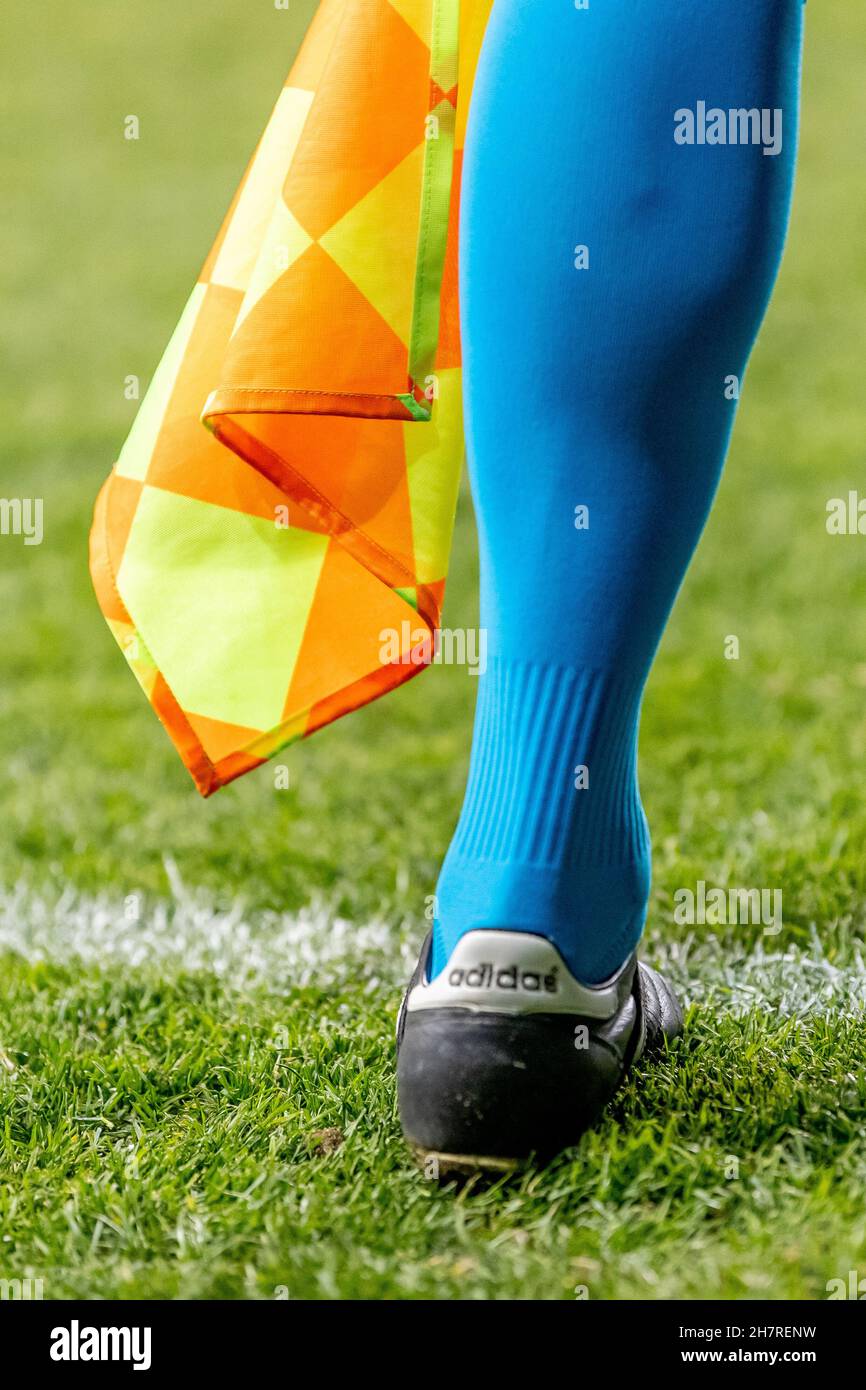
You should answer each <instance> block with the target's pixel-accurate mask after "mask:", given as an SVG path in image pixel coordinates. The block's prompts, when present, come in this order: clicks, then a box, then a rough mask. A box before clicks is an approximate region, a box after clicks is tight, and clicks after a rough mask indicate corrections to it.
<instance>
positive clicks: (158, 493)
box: [91, 0, 492, 795]
mask: <svg viewBox="0 0 866 1390" xmlns="http://www.w3.org/2000/svg"><path fill="white" fill-rule="evenodd" d="M491 4H492V0H322V3H321V4H320V6H319V10H318V12H317V14H316V16H315V18H314V20H313V22H312V25H311V27H310V29H309V32H308V34H307V37H306V39H305V41H304V44H303V47H302V49H301V51H300V53H299V55H298V58H297V61H296V62H295V65H294V67H293V68H292V71H291V73H290V75H289V78H288V81H287V83H286V85H285V87H284V88H283V90H282V92H281V93H280V96H279V99H278V101H277V104H276V107H275V109H274V112H273V115H272V116H271V119H270V121H269V123H268V125H267V127H266V129H265V132H264V135H263V136H262V139H261V142H260V143H259V146H258V148H257V150H256V152H255V154H254V156H253V159H252V161H251V163H250V165H249V167H248V169H247V171H246V174H245V175H244V178H243V180H242V182H241V185H240V187H239V189H238V191H237V194H236V195H235V198H234V201H233V203H232V206H231V208H230V209H229V212H228V215H227V217H226V219H225V222H224V223H223V226H222V229H221V231H220V233H219V236H218V237H217V240H216V243H215V245H214V247H213V250H212V251H211V253H210V255H209V257H208V259H207V261H206V263H205V266H204V268H203V270H202V272H201V275H200V277H199V280H198V283H197V284H196V286H195V288H194V290H193V292H192V295H191V297H190V299H189V302H188V303H187V305H186V308H185V309H184V312H183V314H182V316H181V319H180V322H179V324H178V326H177V329H176V330H175V333H174V336H173V337H172V339H171V342H170V343H169V346H168V348H167V349H166V352H165V355H164V356H163V359H162V361H161V362H160V364H159V367H158V368H157V370H156V372H155V374H154V377H153V380H152V382H151V384H150V388H149V390H148V392H147V395H146V397H145V399H144V401H143V402H142V405H141V408H140V410H139V413H138V415H137V417H136V420H135V423H134V425H133V428H132V431H131V433H130V435H129V438H128V439H127V441H126V443H125V445H124V447H123V449H122V451H121V454H120V457H119V459H118V461H117V463H116V465H115V467H114V470H113V472H112V473H111V475H110V477H109V478H108V480H107V481H106V483H105V485H104V487H103V488H102V491H101V493H100V495H99V498H98V501H97V504H96V511H95V516H94V524H93V531H92V534H91V570H92V574H93V580H94V585H95V588H96V593H97V597H98V599H99V603H100V606H101V608H102V611H103V613H104V614H105V617H106V619H107V621H108V623H109V625H110V627H111V629H112V631H113V632H114V635H115V637H116V638H117V641H118V642H119V644H120V646H121V648H122V650H123V652H124V653H125V655H126V658H127V660H128V662H129V664H130V666H131V667H132V669H133V671H134V673H135V675H136V677H137V678H138V680H139V682H140V683H141V685H142V687H143V688H144V690H145V693H146V694H147V696H148V699H149V700H150V702H151V704H152V705H153V707H154V709H155V710H156V712H157V714H158V715H159V717H160V719H161V720H162V722H163V724H164V725H165V726H166V728H167V730H168V732H169V734H170V736H171V738H172V739H173V741H174V743H175V745H176V747H177V749H178V751H179V752H180V754H181V757H182V758H183V761H184V762H185V764H186V766H187V767H188V769H189V771H190V772H191V773H192V776H193V778H194V780H195V783H196V786H197V787H198V788H199V790H200V791H201V792H202V793H203V794H204V795H209V794H210V793H211V792H213V791H215V790H216V789H217V788H219V787H221V786H224V785H225V784H226V783H227V782H229V781H231V780H232V779H233V778H235V777H238V776H240V775H241V774H242V773H244V772H247V771H249V769H250V768H253V767H256V766H258V765H259V764H260V763H262V762H263V761H264V760H266V759H267V758H269V757H270V756H271V755H272V754H273V753H275V752H276V751H277V750H278V749H279V748H281V747H283V746H284V745H285V744H287V743H289V742H291V741H292V740H294V739H296V738H302V737H304V736H306V735H307V734H310V733H312V732H313V731H314V730H315V729H317V728H320V727H321V726H322V725H324V724H327V723H329V722H330V721H331V720H334V719H337V718H339V717H340V716H341V715H343V714H346V713H348V712H349V711H350V710H353V709H356V708H358V706H360V705H362V704H364V703H366V702H367V701H368V700H372V699H374V698H375V697H376V696H378V695H381V694H383V693H384V692H385V691H387V690H391V689H392V688H394V687H395V686H397V685H399V684H400V683H401V682H402V681H404V680H406V679H408V677H410V676H411V675H413V674H415V672H416V671H417V670H419V669H420V667H419V665H418V663H417V654H418V650H419V648H420V649H422V650H426V651H427V652H429V651H430V650H431V642H430V638H431V634H432V633H433V632H435V630H436V629H437V628H438V626H439V623H440V614H441V606H442V600H443V594H444V588H445V576H446V571H447V567H448V556H449V550H450V544H451V533H452V528H453V519H454V510H455V504H456V495H457V487H458V481H459V473H460V466H461V461H462V454H463V431H462V400H461V381H460V342H459V331H458V304H457V250H458V248H457V225H458V204H459V189H460V173H461V160H462V149H463V132H464V129H465V112H466V107H467V105H468V98H469V93H470V90H471V86H472V78H473V75H474V70H475V64H476V61H477V56H478V51H479V48H480V44H481V39H482V37H483V32H484V28H485V25H486V22H487V17H488V14H489V11H490V8H491ZM458 91H459V93H460V100H459V101H458ZM407 618H408V619H411V621H410V622H407V621H406V620H407ZM384 634H394V635H395V636H396V637H397V639H398V640H397V649H395V648H394V643H393V641H392V642H391V643H390V644H389V645H388V653H387V659H386V658H383V635H384ZM413 654H414V655H413Z"/></svg>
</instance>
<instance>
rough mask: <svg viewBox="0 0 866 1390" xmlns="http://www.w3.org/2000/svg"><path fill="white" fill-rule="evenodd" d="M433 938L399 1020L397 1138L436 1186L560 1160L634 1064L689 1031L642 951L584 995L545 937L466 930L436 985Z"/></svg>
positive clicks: (667, 987) (585, 989) (587, 988)
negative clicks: (431, 974) (431, 973)
mask: <svg viewBox="0 0 866 1390" xmlns="http://www.w3.org/2000/svg"><path fill="white" fill-rule="evenodd" d="M431 942H432V938H431V937H430V936H428V937H427V940H426V941H425V943H424V946H423V948H422V951H421V956H420V958H419V961H418V964H417V966H416V968H415V973H414V975H413V976H412V979H411V980H410V982H409V987H408V989H407V990H406V994H405V996H404V998H403V1003H402V1006H401V1009H400V1016H399V1018H398V1021H397V1084H398V1093H399V1102H400V1118H401V1121H402V1125H403V1132H404V1134H405V1136H406V1139H407V1141H408V1143H409V1145H410V1147H411V1148H412V1149H413V1151H414V1152H415V1154H416V1156H417V1157H418V1158H419V1160H420V1161H422V1163H423V1164H424V1167H425V1171H427V1172H428V1173H429V1174H431V1175H432V1176H437V1177H448V1176H451V1175H459V1174H471V1173H474V1172H477V1171H479V1170H491V1171H493V1172H496V1171H500V1170H507V1169H510V1168H513V1167H514V1166H515V1165H516V1164H518V1163H519V1162H520V1161H521V1160H523V1159H526V1158H528V1157H529V1156H530V1155H534V1156H535V1157H536V1158H537V1159H539V1160H541V1161H544V1160H546V1159H549V1158H552V1157H553V1155H554V1154H556V1153H558V1152H559V1151H560V1150H561V1149H564V1148H568V1147H569V1146H570V1145H572V1144H575V1143H576V1142H577V1141H578V1139H579V1138H580V1136H581V1135H582V1134H583V1133H584V1131H585V1130H587V1129H588V1128H589V1127H590V1126H591V1125H592V1124H594V1123H595V1121H596V1120H597V1119H598V1117H599V1115H600V1114H601V1112H602V1110H603V1109H604V1107H605V1106H606V1105H607V1103H608V1101H609V1100H610V1099H611V1097H612V1096H613V1095H614V1093H615V1091H616V1090H617V1088H618V1087H619V1085H620V1083H621V1081H622V1080H623V1077H624V1076H625V1074H626V1072H627V1071H628V1070H629V1068H630V1067H631V1066H632V1065H633V1064H634V1063H635V1062H636V1061H637V1060H638V1058H640V1057H642V1056H644V1055H647V1054H650V1053H652V1052H653V1051H659V1050H662V1049H663V1048H664V1047H665V1045H666V1043H667V1042H668V1041H669V1040H670V1039H672V1038H675V1037H677V1036H678V1035H679V1034H680V1033H681V1032H682V1029H683V1016H682V1011H681V1009H680V1006H679V1003H678V1002H677V999H676V996H675V995H674V993H673V991H672V989H671V987H670V985H669V984H668V983H667V981H666V980H664V979H663V978H662V976H661V975H659V974H657V973H656V971H654V970H651V969H650V967H649V966H647V965H644V964H643V962H640V961H638V960H637V957H636V955H631V956H629V958H628V960H627V961H626V962H625V964H624V965H623V966H622V967H621V969H620V970H618V971H617V973H616V974H615V975H613V976H611V978H610V979H609V980H606V981H605V982H604V983H603V984H600V985H583V984H581V983H580V982H579V981H578V980H576V979H575V977H574V976H573V975H572V974H571V971H570V970H569V969H568V967H567V966H566V964H565V962H564V961H563V959H562V957H561V955H560V954H559V952H558V951H557V949H556V947H555V946H553V945H552V944H551V942H549V941H547V940H546V939H545V938H544V937H543V936H535V935H532V934H530V933H528V932H511V931H494V930H479V931H470V932H467V933H466V935H465V936H463V937H462V938H461V939H460V941H459V942H458V944H457V946H456V948H455V950H454V952H453V954H452V956H451V959H450V960H449V962H448V964H447V965H446V967H445V969H444V970H443V971H441V972H440V974H439V975H437V977H436V978H435V979H434V980H428V978H427V972H428V967H429V960H430V954H431Z"/></svg>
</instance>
